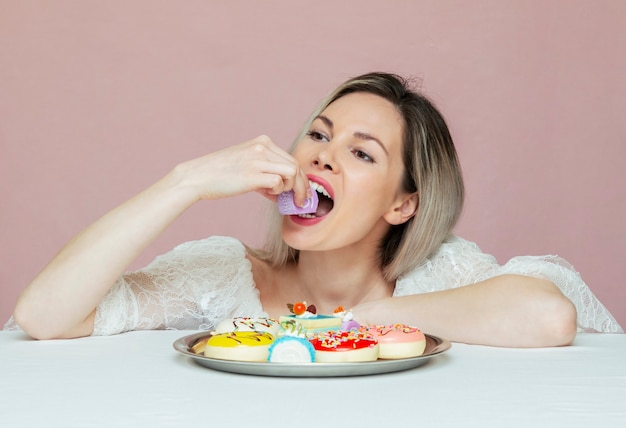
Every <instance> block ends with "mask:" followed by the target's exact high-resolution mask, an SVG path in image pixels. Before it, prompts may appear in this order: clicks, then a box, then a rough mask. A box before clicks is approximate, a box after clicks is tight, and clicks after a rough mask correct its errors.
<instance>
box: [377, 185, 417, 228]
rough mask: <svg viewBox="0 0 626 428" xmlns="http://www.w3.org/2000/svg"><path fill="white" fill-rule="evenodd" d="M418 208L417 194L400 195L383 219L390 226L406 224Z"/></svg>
mask: <svg viewBox="0 0 626 428" xmlns="http://www.w3.org/2000/svg"><path fill="white" fill-rule="evenodd" d="M418 206H419V195H418V194H417V192H415V193H410V194H406V193H405V194H403V195H401V196H400V197H399V198H398V199H397V201H396V202H395V203H394V204H393V205H392V206H391V208H389V211H387V212H386V213H385V214H384V215H383V218H384V219H385V221H386V222H387V223H389V224H392V225H399V224H402V223H406V222H407V221H408V220H409V219H410V218H411V217H413V216H414V215H415V213H416V212H417V207H418Z"/></svg>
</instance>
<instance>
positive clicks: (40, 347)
mask: <svg viewBox="0 0 626 428" xmlns="http://www.w3.org/2000/svg"><path fill="white" fill-rule="evenodd" d="M191 333H193V332H190V331H149V332H132V333H126V334H122V335H118V336H110V337H93V338H84V339H74V340H57V341H34V340H30V339H28V338H27V337H26V336H25V335H24V334H22V333H17V332H0V382H1V385H2V386H1V389H0V391H1V392H0V426H3V427H35V426H63V427H75V426H76V427H122V426H124V427H126V426H128V427H162V426H172V427H182V426H192V424H193V425H194V426H199V427H231V426H233V427H234V426H254V427H269V426H272V427H294V428H299V427H312V426H319V427H324V426H329V427H332V428H336V427H342V428H349V427H357V426H358V427H386V428H387V427H388V428H392V427H399V426H410V427H503V428H513V427H536V428H539V427H568V428H573V427H626V335H621V334H620V335H600V334H597V335H596V334H580V335H578V337H577V338H576V341H575V343H574V345H573V346H569V347H563V348H548V349H505V348H492V347H484V346H470V345H463V344H456V343H455V344H453V345H452V348H451V349H450V350H448V351H446V352H445V353H443V354H442V355H439V356H436V357H433V358H432V359H431V360H430V361H429V363H428V364H426V365H423V366H421V367H418V368H415V369H411V370H408V371H404V372H398V373H390V374H381V375H374V376H360V377H341V378H282V377H281V378H273V377H264V376H250V375H241V374H231V373H225V372H219V371H215V370H212V369H208V368H205V367H202V366H200V365H198V364H196V363H195V362H193V361H192V360H191V359H190V358H189V357H187V356H185V355H182V354H180V353H178V352H177V351H175V350H174V349H173V347H172V343H173V342H174V341H175V340H176V339H178V338H180V337H182V336H186V335H188V334H191Z"/></svg>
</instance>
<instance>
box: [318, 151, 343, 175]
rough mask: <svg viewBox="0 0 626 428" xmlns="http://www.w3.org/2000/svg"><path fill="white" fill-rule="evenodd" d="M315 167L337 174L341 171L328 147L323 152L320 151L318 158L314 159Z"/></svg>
mask: <svg viewBox="0 0 626 428" xmlns="http://www.w3.org/2000/svg"><path fill="white" fill-rule="evenodd" d="M313 165H314V166H316V167H318V168H322V169H325V170H328V171H331V172H337V171H338V170H339V168H338V165H337V162H336V161H335V159H334V156H333V154H332V153H331V151H330V150H329V148H328V145H327V146H326V147H325V148H324V149H323V150H320V151H319V153H318V154H317V156H316V157H315V158H314V159H313Z"/></svg>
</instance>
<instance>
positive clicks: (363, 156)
mask: <svg viewBox="0 0 626 428" xmlns="http://www.w3.org/2000/svg"><path fill="white" fill-rule="evenodd" d="M352 153H354V156H356V157H357V159H361V160H363V161H365V162H370V163H374V162H375V161H374V158H373V157H371V156H370V155H368V154H367V153H365V152H364V151H363V150H359V149H354V150H352Z"/></svg>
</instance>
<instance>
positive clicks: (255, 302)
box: [7, 236, 623, 335]
mask: <svg viewBox="0 0 626 428" xmlns="http://www.w3.org/2000/svg"><path fill="white" fill-rule="evenodd" d="M502 274H520V275H527V276H533V277H539V278H545V279H548V280H550V281H552V282H553V283H555V284H556V285H557V286H558V287H559V288H560V290H561V291H562V292H563V294H564V295H565V296H567V297H568V298H569V299H570V300H571V301H572V302H573V303H574V305H575V306H576V310H577V313H578V317H577V323H578V330H579V331H586V332H606V333H623V330H622V328H621V327H620V325H619V324H618V323H617V321H616V320H615V319H614V318H613V316H612V315H611V314H610V313H609V311H608V310H607V309H606V308H605V307H604V306H603V305H602V303H600V301H599V300H598V299H597V298H596V297H595V296H594V295H593V293H592V292H591V290H590V289H589V287H588V286H587V285H586V284H585V283H584V281H583V280H582V278H581V277H580V275H579V274H578V273H577V272H576V271H575V270H574V269H573V267H572V266H571V265H569V264H568V263H567V262H566V261H565V260H563V259H561V258H559V257H556V256H541V257H530V256H527V257H515V258H513V259H511V260H510V261H509V262H508V263H506V264H505V265H504V266H500V265H498V263H497V261H496V259H495V258H494V257H493V256H490V255H488V254H484V253H483V252H482V251H481V250H480V249H479V248H478V246H477V245H476V244H474V243H472V242H468V241H465V240H463V239H461V238H459V237H456V236H454V237H452V238H451V239H449V240H448V241H447V242H445V243H443V244H442V245H441V247H440V248H439V250H438V251H437V252H436V253H435V254H434V255H433V256H432V257H431V258H430V259H428V260H427V262H426V263H424V264H423V265H421V266H420V267H418V268H416V269H415V270H413V271H412V272H410V273H409V274H407V275H405V276H403V277H401V278H399V279H398V281H397V282H396V288H395V291H394V296H406V295H410V294H419V293H428V292H432V291H438V290H446V289H451V288H457V287H462V286H465V285H469V284H474V283H476V282H479V281H482V280H485V279H488V278H491V277H494V276H497V275H502ZM236 316H248V317H261V316H267V315H266V314H265V312H264V311H263V307H262V305H261V301H260V299H259V291H258V290H257V289H256V287H255V284H254V279H253V277H252V270H251V264H250V262H249V260H248V259H247V258H246V249H245V247H244V245H243V244H242V243H241V242H240V241H238V240H236V239H234V238H229V237H222V236H214V237H210V238H207V239H203V240H199V241H191V242H187V243H184V244H182V245H179V246H178V247H176V248H174V249H173V250H172V251H170V252H169V253H166V254H164V255H162V256H159V257H157V258H156V259H155V260H154V261H153V262H152V263H150V264H149V265H148V266H147V267H146V268H144V269H141V270H139V271H136V272H132V273H127V274H125V275H124V276H122V277H121V278H120V279H119V280H118V282H117V283H116V284H115V285H114V286H113V287H112V288H111V290H110V291H109V292H108V294H107V295H106V296H105V298H104V299H103V300H102V302H101V303H100V305H99V306H98V308H97V310H96V318H95V324H94V331H93V335H110V334H116V333H121V332H124V331H129V330H145V329H189V330H195V329H206V330H209V329H212V328H214V327H215V325H216V324H217V323H218V322H219V321H221V320H222V319H225V318H230V317H236ZM9 324H11V321H9ZM7 327H10V325H7Z"/></svg>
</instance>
